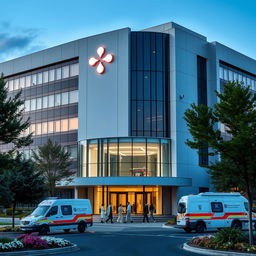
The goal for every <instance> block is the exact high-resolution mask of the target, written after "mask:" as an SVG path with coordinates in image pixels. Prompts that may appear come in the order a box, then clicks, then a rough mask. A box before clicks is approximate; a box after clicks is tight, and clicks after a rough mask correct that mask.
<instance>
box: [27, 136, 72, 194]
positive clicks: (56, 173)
mask: <svg viewBox="0 0 256 256" xmlns="http://www.w3.org/2000/svg"><path fill="white" fill-rule="evenodd" d="M32 157H33V159H34V162H35V165H36V168H37V170H38V171H41V172H42V173H43V175H44V177H45V179H46V184H47V188H48V193H49V196H55V191H56V184H57V183H58V182H60V181H61V180H62V179H66V180H71V179H72V177H71V176H72V175H74V174H75V172H74V171H72V170H70V169H69V166H70V154H69V153H68V152H66V151H65V149H64V147H62V146H61V145H59V144H57V143H53V142H52V141H51V140H50V139H49V140H48V142H47V143H46V144H45V145H42V146H39V147H38V153H36V152H33V156H32Z"/></svg>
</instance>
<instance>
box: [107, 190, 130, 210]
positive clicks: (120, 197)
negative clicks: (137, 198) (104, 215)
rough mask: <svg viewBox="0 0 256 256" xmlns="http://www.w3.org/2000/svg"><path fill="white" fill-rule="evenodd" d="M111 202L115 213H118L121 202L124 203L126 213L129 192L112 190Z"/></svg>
mask: <svg viewBox="0 0 256 256" xmlns="http://www.w3.org/2000/svg"><path fill="white" fill-rule="evenodd" d="M110 202H111V203H112V211H113V213H118V207H119V204H122V206H123V211H124V213H126V205H127V202H128V193H125V192H110Z"/></svg>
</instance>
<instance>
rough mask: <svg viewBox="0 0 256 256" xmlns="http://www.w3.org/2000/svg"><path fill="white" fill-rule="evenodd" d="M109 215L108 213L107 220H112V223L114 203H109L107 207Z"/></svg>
mask: <svg viewBox="0 0 256 256" xmlns="http://www.w3.org/2000/svg"><path fill="white" fill-rule="evenodd" d="M107 215H108V218H107V220H106V223H107V222H108V221H109V220H110V221H111V223H113V213H112V204H111V203H110V204H109V205H108V209H107Z"/></svg>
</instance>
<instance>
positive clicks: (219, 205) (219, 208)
mask: <svg viewBox="0 0 256 256" xmlns="http://www.w3.org/2000/svg"><path fill="white" fill-rule="evenodd" d="M211 207H212V212H223V205H222V203H220V202H211Z"/></svg>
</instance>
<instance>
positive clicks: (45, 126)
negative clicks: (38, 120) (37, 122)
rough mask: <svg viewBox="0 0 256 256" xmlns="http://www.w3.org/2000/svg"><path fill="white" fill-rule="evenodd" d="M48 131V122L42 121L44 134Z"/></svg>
mask: <svg viewBox="0 0 256 256" xmlns="http://www.w3.org/2000/svg"><path fill="white" fill-rule="evenodd" d="M45 133H47V122H44V123H42V134H45Z"/></svg>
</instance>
